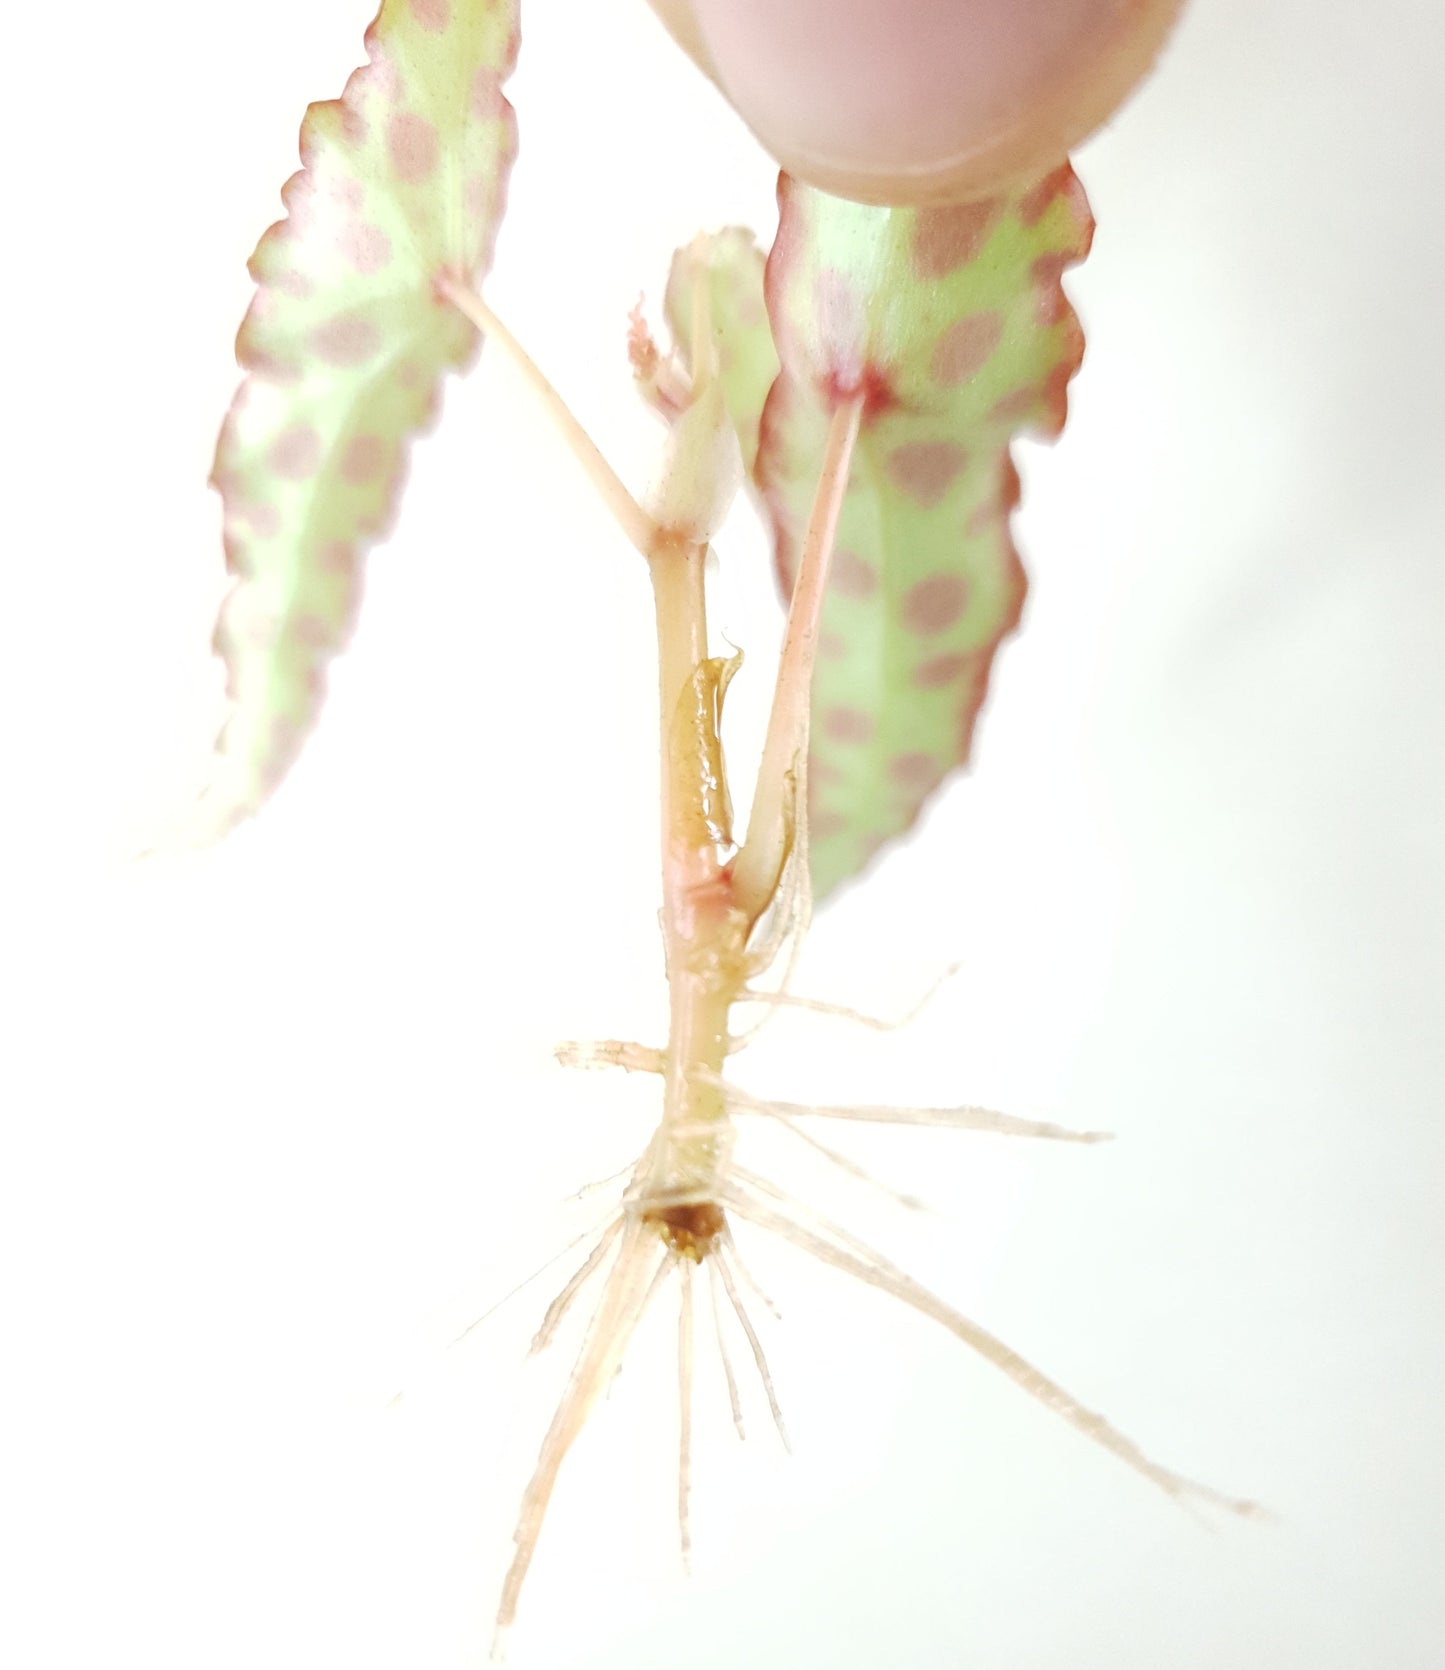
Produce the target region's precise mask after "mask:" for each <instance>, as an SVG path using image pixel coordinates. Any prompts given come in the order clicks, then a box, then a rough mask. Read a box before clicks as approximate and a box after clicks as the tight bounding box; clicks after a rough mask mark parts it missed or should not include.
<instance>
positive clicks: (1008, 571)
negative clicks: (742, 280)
mask: <svg viewBox="0 0 1445 1670" xmlns="http://www.w3.org/2000/svg"><path fill="white" fill-rule="evenodd" d="M779 203H780V208H781V219H780V224H779V230H778V237H777V241H776V243H775V244H774V247H773V251H772V254H771V256H770V257H769V261H768V268H767V280H766V289H767V302H768V311H769V314H770V316H771V319H772V327H773V338H774V340H775V342H776V344H777V351H778V354H779V356H780V359H781V362H782V371H781V375H780V376H779V377H778V379H777V381H776V382H775V383H774V385H773V387H772V390H771V393H770V394H769V396H768V399H767V404H766V408H765V410H764V412H763V415H762V435H761V443H760V446H759V449H758V454H757V458H756V463H755V466H754V482H755V485H756V486H757V488H758V490H759V491H760V493H761V494H762V496H763V499H764V501H765V503H766V505H767V509H768V513H769V516H770V520H771V522H772V529H773V535H774V539H775V544H776V555H777V562H778V569H779V573H780V576H781V578H782V580H783V583H784V586H785V587H789V586H791V579H792V574H793V570H794V564H795V562H796V560H797V554H798V550H799V546H800V543H801V539H802V535H803V530H804V528H805V527H806V524H807V518H808V511H809V507H810V505H811V502H812V496H813V491H814V486H815V483H816V480H817V475H818V468H819V461H820V459H821V458H822V455H823V446H824V439H825V436H826V434H827V430H828V425H829V421H830V418H831V415H832V413H833V411H834V410H835V408H836V407H837V406H838V404H839V403H840V402H841V401H843V400H845V399H847V398H849V397H852V396H855V395H857V394H859V393H861V394H862V395H863V396H864V399H865V407H864V418H863V424H862V429H861V432H860V435H859V440H858V445H857V449H856V452H855V455H854V460H853V467H852V475H851V479H850V486H849V490H848V494H847V497H846V499H845V501H844V505H843V510H842V515H841V518H840V523H839V529H838V540H837V547H836V550H835V553H834V566H833V571H832V578H831V580H830V585H829V592H828V597H827V602H826V605H825V609H824V617H823V623H822V633H821V638H820V649H819V656H818V663H817V669H816V674H815V680H814V689H813V710H812V742H811V750H810V773H809V776H810V791H811V795H810V798H811V806H812V818H811V841H812V849H811V850H812V864H813V884H814V891H815V893H816V894H818V895H819V896H821V895H823V894H825V893H827V892H828V891H830V890H831V889H832V888H833V887H835V886H837V885H838V884H839V883H840V882H842V881H845V880H846V879H848V878H849V877H850V876H853V875H855V874H856V873H857V872H858V871H859V870H860V869H861V868H862V867H863V866H864V865H865V864H866V863H867V862H868V860H869V859H870V858H871V856H872V855H873V854H874V853H875V852H876V851H877V850H878V849H879V847H880V846H882V845H883V844H884V843H885V842H887V841H889V840H891V839H893V838H894V837H896V836H898V835H899V834H901V833H902V832H903V831H904V830H906V829H907V828H908V827H909V826H910V825H911V824H912V823H913V821H914V819H915V818H916V817H917V816H918V813H919V811H920V810H921V808H922V807H923V806H924V804H925V803H926V801H927V800H928V799H929V797H930V796H931V795H932V794H933V793H934V791H935V790H936V789H937V787H938V785H939V784H940V783H941V782H942V781H943V779H944V778H945V777H947V776H948V774H949V773H950V772H952V771H953V770H955V769H956V768H957V767H959V766H961V765H962V764H963V763H964V762H965V761H966V760H967V758H968V753H969V746H970V742H971V739H972V735H973V730H974V722H975V720H976V718H977V716H978V711H979V707H980V705H981V704H982V702H983V699H984V695H985V692H986V689H987V686H988V680H989V674H990V670H991V668H992V664H993V657H994V652H995V650H996V649H997V647H998V645H999V642H1000V641H1001V640H1002V639H1003V638H1004V637H1005V635H1006V634H1007V633H1009V632H1010V631H1011V630H1012V629H1013V627H1014V626H1015V624H1016V623H1017V621H1018V616H1019V610H1020V607H1021V605H1022V602H1023V596H1024V589H1025V580H1024V575H1023V571H1022V568H1021V567H1020V565H1019V560H1018V554H1017V552H1016V551H1015V549H1014V544H1013V539H1012V537H1011V534H1010V529H1009V522H1010V516H1011V513H1012V511H1013V508H1014V506H1015V504H1016V503H1017V502H1018V476H1017V474H1016V472H1015V470H1014V467H1013V464H1012V462H1011V461H1010V457H1009V445H1010V442H1011V441H1012V439H1013V438H1014V437H1015V436H1016V435H1017V434H1019V433H1020V432H1021V431H1024V430H1032V431H1034V432H1036V433H1041V434H1044V435H1048V436H1052V435H1055V434H1057V433H1058V431H1059V430H1060V428H1061V427H1062V425H1063V422H1064V417H1065V412H1066V391H1067V386H1068V382H1069V379H1070V378H1071V377H1072V376H1073V374H1074V372H1075V371H1076V370H1077V368H1078V365H1079V360H1080V357H1081V355H1082V353H1083V337H1082V333H1081V331H1080V329H1079V324H1078V320H1077V319H1076V318H1075V316H1074V313H1073V310H1072V308H1070V306H1069V304H1068V302H1067V301H1066V299H1065V297H1064V294H1063V291H1062V289H1061V287H1060V275H1061V274H1062V272H1063V270H1064V269H1065V268H1066V267H1068V266H1069V265H1071V264H1072V263H1074V262H1076V261H1079V260H1081V259H1082V258H1083V256H1084V255H1085V253H1086V252H1087V250H1088V247H1089V241H1090V237H1091V235H1092V231H1093V223H1092V220H1091V218H1090V215H1089V210H1088V205H1087V203H1086V201H1085V199H1084V195H1083V190H1082V188H1081V187H1080V185H1079V183H1078V181H1077V179H1076V178H1075V176H1074V174H1073V171H1072V170H1071V169H1069V168H1068V167H1067V166H1065V167H1062V168H1060V169H1058V170H1056V171H1055V172H1054V173H1052V174H1050V175H1049V176H1048V177H1047V178H1046V179H1044V180H1042V181H1040V182H1039V183H1038V184H1037V185H1035V186H1034V187H1033V188H1032V189H1030V190H1027V191H1022V192H1018V193H1015V194H1013V195H1010V196H1007V197H999V198H992V199H989V200H987V201H985V202H981V203H974V204H969V205H966V206H962V207H955V208H946V209H924V210H913V209H908V210H904V209H883V208H874V207H869V206H866V205H863V204H857V203H848V202H843V201H841V200H839V199H836V198H832V197H829V196H827V195H825V194H824V193H822V192H819V191H815V190H813V189H811V188H810V187H807V186H804V185H801V184H799V183H798V182H796V181H794V180H792V179H790V178H788V177H787V176H786V175H785V176H784V177H783V179H782V181H781V182H780V186H779Z"/></svg>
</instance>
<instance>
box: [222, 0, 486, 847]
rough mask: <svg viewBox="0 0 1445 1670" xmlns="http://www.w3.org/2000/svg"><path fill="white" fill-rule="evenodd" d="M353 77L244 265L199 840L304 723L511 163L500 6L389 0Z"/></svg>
mask: <svg viewBox="0 0 1445 1670" xmlns="http://www.w3.org/2000/svg"><path fill="white" fill-rule="evenodd" d="M366 48H367V53H368V56H369V62H368V63H367V64H366V65H365V66H364V67H363V68H362V69H359V70H357V71H356V73H355V74H354V75H353V76H352V77H351V79H350V80H349V81H348V83H347V85H346V89H345V92H344V93H343V94H342V97H341V98H340V99H339V100H334V101H332V102H330V103H326V104H317V105H313V106H312V107H311V109H310V110H309V111H308V112H307V115H306V119H305V122H304V123H303V125H302V129H301V161H302V164H303V166H302V169H301V171H300V172H299V173H298V174H296V175H294V176H293V177H292V178H291V180H290V181H289V182H288V183H287V185H286V186H285V188H284V190H283V192H282V201H283V202H284V204H285V206H286V211H287V213H286V218H285V219H284V220H282V221H280V222H279V223H278V224H277V225H275V226H273V227H272V228H271V229H270V231H268V232H267V233H266V235H265V236H264V237H263V238H262V239H261V242H260V244H259V245H258V247H257V249H256V253H255V255H254V256H253V257H252V258H251V266H250V271H251V275H252V277H253V278H255V280H256V281H257V284H258V286H259V289H258V291H257V294H256V297H255V299H254V301H253V302H252V304H251V308H250V311H249V312H248V314H247V315H246V319H245V323H244V324H243V325H242V327H241V332H240V335H239V337H238V339H237V343H236V355H237V358H238V360H239V361H240V363H241V365H242V367H243V368H244V370H245V371H246V372H247V376H246V379H245V381H244V382H243V383H242V385H241V387H240V390H239V391H238V393H237V395H236V399H235V402H234V404H233V405H232V408H231V411H230V413H229V415H228V416H227V418H226V422H225V426H224V428H223V429H222V431H221V438H220V443H219V445H218V448H217V451H216V463H215V470H214V474H213V477H212V480H213V483H214V485H215V486H216V487H217V488H218V489H219V491H220V493H221V497H222V501H223V506H224V527H225V545H226V561H227V567H228V568H229V570H230V571H231V573H232V574H233V575H234V576H235V584H234V586H233V587H232V590H231V592H230V593H229V595H228V596H227V598H226V601H225V604H224V605H223V607H222V610H221V616H220V620H219V623H218V625H217V628H216V637H215V645H216V650H217V653H218V654H220V655H221V656H222V657H223V659H224V661H225V664H226V671H227V693H228V695H229V697H230V700H231V712H230V716H229V718H228V720H227V723H226V726H225V729H224V731H223V732H222V734H221V738H220V742H219V744H218V749H217V761H216V770H215V773H214V777H213V780H212V782H211V784H210V786H209V788H208V789H207V792H206V794H205V796H204V798H203V802H202V816H201V829H200V833H201V834H202V835H216V834H219V833H221V832H223V831H224V830H225V829H226V828H228V827H229V826H230V825H231V824H233V823H235V822H236V821H237V820H238V819H239V818H241V817H243V816H245V815H247V814H248V813H250V812H253V811H255V810H256V808H257V807H258V806H259V805H260V804H261V802H262V801H263V800H264V799H265V798H266V796H267V795H268V794H269V793H270V792H271V790H272V789H273V788H274V787H275V786H276V784H277V783H278V782H279V781H280V779H281V778H282V777H283V776H284V775H285V773H286V771H287V770H288V769H289V767H290V765H291V763H292V762H293V760H294V759H295V757H296V754H297V753H298V751H299V749H300V746H301V744H302V742H303V741H304V739H305V736H306V734H307V733H308V731H309V730H310V728H311V726H312V725H313V724H314V723H315V720H316V717H317V714H318V711H319V709H320V705H321V701H322V696H323V692H324V686H325V674H326V667H327V664H328V662H329V661H330V660H331V658H332V657H333V656H334V655H335V654H336V653H337V652H338V651H339V650H340V649H341V648H342V647H343V645H344V644H345V642H346V640H347V638H348V636H349V635H350V632H351V628H352V623H353V620H354V617H355V611H356V606H357V602H358V597H359V592H360V583H361V562H362V558H363V556H364V554H365V552H366V550H367V549H368V547H370V546H372V545H374V544H375V543H376V542H377V541H378V540H379V539H381V538H382V537H384V535H385V534H386V532H387V531H388V529H389V526H390V524H391V520H392V517H393V515H394V512H395V508H396V502H397V498H398V494H399V491H400V487H401V483H402V479H403V476H404V473H405V468H406V462H407V455H408V452H409V448H410V444H411V442H412V440H413V438H414V437H415V436H416V435H417V434H418V433H419V432H420V431H421V430H423V429H425V428H426V427H427V425H428V424H429V423H430V421H431V419H432V417H433V415H434V413H435V410H436V405H437V401H438V398H439V393H440V388H441V384H442V381H443V378H444V377H445V374H446V373H447V372H448V371H452V370H458V369H461V368H463V367H465V366H466V365H467V364H468V363H469V361H470V359H471V358H472V356H473V354H474V352H475V350H476V347H477V342H478V333H477V330H476V328H475V326H473V325H472V324H470V323H469V322H468V321H467V320H466V319H464V318H463V317H462V316H461V315H460V313H458V312H457V311H456V310H455V309H454V308H453V307H452V306H451V305H450V304H449V303H447V302H446V301H444V300H442V299H441V298H440V297H439V295H438V294H437V283H438V280H440V279H459V280H462V281H466V282H471V281H473V280H474V279H475V278H476V277H477V276H478V275H479V274H480V273H482V272H484V271H485V270H486V268H487V267H488V266H489V265H490V263H491V257H492V247H493V243H494V240H495V237H496V231H497V227H498V224H499V222H500V220H501V217H502V211H503V207H504V205H505V200H506V188H507V179H508V175H509V173H510V170H511V164H512V159H513V156H514V154H515V151H516V123H515V119H514V116H513V113H512V107H511V106H510V104H508V102H507V100H506V99H505V98H504V96H503V94H502V84H503V82H504V81H505V80H506V77H507V76H508V74H509V73H510V72H511V69H512V66H513V64H514V62H515V59H516V50H517V3H516V0H384V3H383V5H382V7H381V10H380V12H379V13H378V15H377V17H376V19H375V21H374V22H373V23H372V25H371V27H370V29H369V30H368V31H367V35H366Z"/></svg>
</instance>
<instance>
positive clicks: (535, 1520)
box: [492, 1218, 667, 1659]
mask: <svg viewBox="0 0 1445 1670" xmlns="http://www.w3.org/2000/svg"><path fill="white" fill-rule="evenodd" d="M666 1262H667V1254H666V1251H665V1249H664V1248H663V1246H662V1243H661V1242H660V1241H659V1240H658V1239H657V1237H656V1236H655V1235H653V1234H652V1232H651V1231H650V1230H649V1229H648V1227H647V1226H646V1225H645V1224H643V1223H642V1222H641V1220H640V1219H637V1218H630V1219H628V1220H627V1221H626V1223H625V1227H624V1228H623V1231H622V1240H621V1245H620V1246H619V1248H618V1251H617V1258H616V1261H615V1262H614V1263H613V1266H612V1269H611V1270H610V1272H609V1273H608V1276H607V1283H606V1286H605V1287H604V1288H603V1290H602V1296H601V1298H600V1299H599V1301H598V1304H597V1309H596V1311H595V1312H594V1314H593V1317H592V1321H591V1324H590V1326H589V1327H588V1329H587V1334H586V1337H585V1338H584V1340H583V1342H582V1348H581V1350H580V1352H579V1353H578V1356H577V1361H576V1364H575V1366H574V1367H573V1370H572V1374H571V1376H570V1378H569V1379H568V1382H567V1387H566V1390H565V1391H564V1392H563V1394H562V1400H561V1402H560V1403H559V1404H558V1406H557V1413H556V1414H555V1415H554V1416H553V1417H552V1424H551V1426H550V1427H549V1428H548V1429H547V1436H546V1437H545V1438H544V1439H543V1440H542V1448H541V1451H540V1453H539V1455H538V1457H537V1465H536V1468H535V1470H534V1471H533V1474H532V1478H531V1481H530V1482H529V1484H528V1485H527V1489H526V1493H525V1494H524V1495H523V1497H522V1506H521V1510H520V1512H519V1513H518V1516H517V1529H516V1532H515V1534H514V1538H513V1540H514V1542H515V1544H516V1553H515V1554H514V1555H513V1557H512V1564H511V1566H510V1568H509V1569H508V1572H507V1576H506V1580H505V1581H504V1583H503V1585H502V1596H501V1601H500V1604H499V1605H498V1608H497V1628H496V1634H495V1636H494V1638H493V1643H492V1657H493V1658H494V1659H500V1658H501V1657H502V1656H503V1654H504V1652H505V1648H506V1636H507V1631H508V1630H509V1629H510V1628H511V1627H512V1623H513V1621H514V1620H515V1618H516V1615H517V1600H518V1597H519V1596H520V1594H521V1592H522V1585H523V1583H524V1582H525V1581H526V1577H527V1571H528V1568H529V1567H530V1566H531V1563H532V1556H533V1555H534V1554H535V1553H536V1550H537V1538H538V1536H539V1535H540V1533H541V1529H542V1521H543V1519H544V1518H545V1517H546V1513H547V1505H548V1503H549V1502H550V1501H551V1499H552V1492H553V1490H554V1488H555V1487H556V1483H557V1474H558V1472H559V1470H560V1469H561V1466H562V1463H563V1461H564V1460H565V1459H566V1456H567V1452H568V1451H569V1450H570V1449H571V1448H572V1444H573V1442H574V1440H575V1439H576V1437H577V1434H578V1433H579V1432H581V1430H582V1428H583V1426H584V1425H585V1424H586V1421H587V1417H588V1415H589V1414H590V1413H591V1411H592V1406H593V1404H594V1403H595V1402H596V1401H597V1398H598V1395H599V1394H600V1393H601V1392H602V1391H603V1390H605V1388H606V1387H607V1385H608V1384H609V1383H610V1381H611V1379H612V1377H613V1374H614V1373H615V1372H616V1369H617V1367H618V1365H619V1364H620V1362H621V1361H622V1356H623V1353H624V1352H625V1351H626V1349H627V1345H628V1341H629V1340H630V1339H631V1337H632V1334H633V1331H634V1330H635V1329H636V1327H637V1324H638V1322H639V1321H640V1320H641V1318H642V1313H643V1311H644V1310H645V1309H646V1307H647V1302H648V1300H649V1299H650V1298H651V1296H652V1293H653V1292H654V1290H655V1285H656V1279H657V1276H658V1275H659V1274H660V1273H661V1267H662V1266H664V1265H665V1264H666Z"/></svg>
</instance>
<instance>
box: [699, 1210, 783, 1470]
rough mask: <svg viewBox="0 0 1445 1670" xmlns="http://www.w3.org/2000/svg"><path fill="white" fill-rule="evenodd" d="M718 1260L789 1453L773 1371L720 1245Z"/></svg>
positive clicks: (717, 1253)
mask: <svg viewBox="0 0 1445 1670" xmlns="http://www.w3.org/2000/svg"><path fill="white" fill-rule="evenodd" d="M732 1250H733V1249H732V1237H731V1235H729V1236H728V1251H732ZM713 1257H714V1259H715V1260H716V1261H717V1269H718V1275H719V1276H720V1277H721V1278H722V1284H723V1289H724V1291H725V1292H726V1293H727V1296H728V1303H729V1304H730V1305H731V1306H732V1308H733V1315H734V1316H736V1317H737V1319H738V1326H739V1327H740V1328H741V1329H742V1331H743V1333H744V1334H745V1335H746V1336H747V1342H748V1348H749V1349H750V1350H751V1352H752V1354H753V1362H754V1363H755V1364H756V1365H757V1370H758V1378H759V1379H760V1380H761V1381H762V1383H763V1393H764V1395H765V1396H766V1397H767V1400H768V1408H769V1409H770V1410H771V1411H772V1416H773V1425H774V1426H775V1427H777V1429H778V1437H779V1438H781V1439H782V1441H783V1448H784V1449H785V1450H787V1451H788V1452H789V1454H791V1453H792V1448H793V1446H792V1445H791V1444H790V1443H789V1442H788V1429H787V1427H786V1426H785V1425H784V1424H783V1411H782V1409H781V1408H780V1406H779V1404H778V1393H777V1389H776V1387H775V1386H774V1385H773V1375H772V1370H771V1369H770V1368H769V1367H768V1358H767V1353H766V1352H765V1351H764V1350H763V1342H762V1341H761V1340H760V1339H759V1338H758V1333H757V1329H756V1328H754V1327H753V1324H752V1319H751V1318H750V1317H749V1316H748V1313H747V1308H746V1306H745V1305H744V1304H743V1301H742V1296H741V1295H740V1294H739V1293H738V1285H737V1282H736V1281H735V1280H734V1279H733V1273H732V1271H731V1270H730V1269H729V1268H728V1260H727V1253H726V1252H725V1251H724V1249H723V1248H722V1247H721V1246H719V1247H718V1248H717V1249H716V1251H715V1252H714V1253H713Z"/></svg>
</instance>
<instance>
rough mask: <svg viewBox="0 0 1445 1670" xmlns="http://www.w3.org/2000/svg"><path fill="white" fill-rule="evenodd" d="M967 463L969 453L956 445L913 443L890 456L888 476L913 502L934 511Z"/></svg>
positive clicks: (945, 442) (951, 443)
mask: <svg viewBox="0 0 1445 1670" xmlns="http://www.w3.org/2000/svg"><path fill="white" fill-rule="evenodd" d="M967 463H968V455H967V453H965V452H964V450H963V448H962V447H961V446H956V445H955V444H954V443H953V442H952V441H909V442H906V443H905V444H904V445H903V446H898V447H894V449H893V451H892V452H890V453H889V455H888V474H889V475H890V476H891V477H892V478H893V482H894V485H895V486H897V487H898V488H899V489H900V490H901V491H902V492H904V493H906V494H907V495H908V497H909V498H911V499H914V500H916V502H917V503H919V504H921V505H922V506H923V508H924V509H925V510H931V509H932V508H933V506H934V505H936V504H939V503H941V502H942V500H943V499H944V498H945V497H946V495H947V493H948V490H949V488H950V487H952V486H953V483H954V482H955V480H957V478H958V476H959V475H960V474H961V473H962V471H963V468H964V466H965V465H966V464H967Z"/></svg>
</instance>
